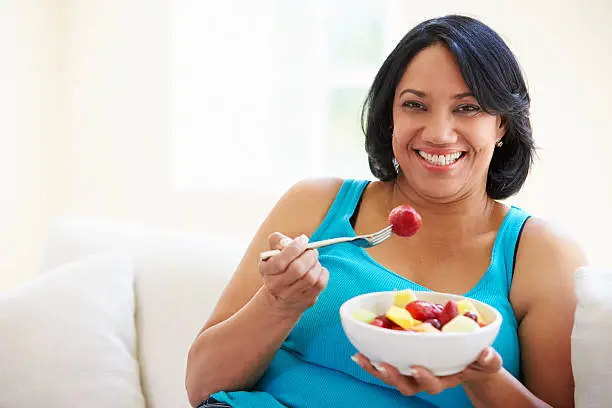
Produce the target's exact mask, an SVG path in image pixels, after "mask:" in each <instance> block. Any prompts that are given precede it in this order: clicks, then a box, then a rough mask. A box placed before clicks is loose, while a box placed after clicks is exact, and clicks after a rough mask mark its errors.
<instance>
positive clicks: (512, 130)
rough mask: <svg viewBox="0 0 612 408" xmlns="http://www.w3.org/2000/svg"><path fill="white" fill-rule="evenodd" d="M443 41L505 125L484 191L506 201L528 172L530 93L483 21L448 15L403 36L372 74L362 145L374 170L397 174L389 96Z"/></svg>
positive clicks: (483, 103) (487, 107)
mask: <svg viewBox="0 0 612 408" xmlns="http://www.w3.org/2000/svg"><path fill="white" fill-rule="evenodd" d="M437 43H441V44H444V45H446V47H448V49H449V50H450V52H451V53H452V55H453V56H454V58H455V61H456V62H457V65H458V66H459V69H460V71H461V75H462V76H463V79H464V81H465V83H466V84H467V86H468V87H469V89H470V91H471V92H472V93H473V94H474V96H475V98H476V100H477V101H478V103H479V104H480V105H481V106H482V108H483V110H484V111H485V112H488V113H495V114H499V115H501V117H502V120H503V123H504V124H505V125H506V134H505V135H504V137H503V139H502V140H503V146H502V147H496V148H495V150H494V153H493V158H492V160H491V164H490V166H489V173H488V175H487V187H486V189H487V194H488V195H489V197H491V198H493V199H504V198H507V197H510V196H511V195H513V194H515V193H517V192H518V191H519V190H520V188H521V186H522V185H523V183H524V182H525V179H526V178H527V174H528V173H529V169H530V167H531V164H532V163H533V156H534V154H535V146H534V142H533V138H532V135H531V123H530V121H529V103H530V100H529V93H528V92H527V86H526V85H525V81H524V79H523V76H522V74H521V69H520V67H519V65H518V62H517V61H516V58H515V57H514V55H513V54H512V51H510V49H509V48H508V46H507V45H506V43H505V42H504V40H502V38H501V37H500V36H499V35H498V34H497V33H496V32H495V31H493V30H492V29H491V28H489V27H488V26H487V25H485V24H484V23H482V22H480V21H478V20H476V19H473V18H470V17H465V16H458V15H449V16H445V17H440V18H434V19H431V20H427V21H425V22H422V23H420V24H419V25H417V26H416V27H414V28H413V29H412V30H410V32H408V34H406V35H405V36H404V38H402V40H401V41H400V42H399V44H398V45H397V46H396V47H395V49H394V50H393V51H392V52H391V54H390V55H389V56H388V57H387V59H386V60H385V62H384V63H383V65H382V67H381V68H380V70H379V71H378V73H377V74H376V77H375V78H374V82H373V83H372V87H371V88H370V90H369V92H368V95H367V98H366V101H365V104H364V106H363V111H362V128H363V131H364V133H365V136H366V140H365V147H366V152H367V153H368V160H369V164H370V170H371V171H372V174H373V175H374V176H375V177H376V178H378V179H380V180H383V181H390V180H394V179H395V178H396V177H397V173H396V171H395V167H394V164H393V149H392V145H391V138H392V129H393V114H392V110H393V99H394V95H395V90H396V88H397V85H398V83H399V81H400V79H401V77H402V75H403V74H404V71H405V69H406V67H407V65H408V63H409V62H410V61H411V60H412V58H414V57H415V55H416V54H417V53H418V52H420V51H421V50H423V49H424V48H427V47H429V46H431V45H434V44H437Z"/></svg>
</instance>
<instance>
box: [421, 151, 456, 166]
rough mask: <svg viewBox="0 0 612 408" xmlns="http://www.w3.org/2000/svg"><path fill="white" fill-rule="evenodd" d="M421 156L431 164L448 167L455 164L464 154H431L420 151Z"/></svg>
mask: <svg viewBox="0 0 612 408" xmlns="http://www.w3.org/2000/svg"><path fill="white" fill-rule="evenodd" d="M418 152H419V155H420V156H421V157H422V158H424V159H425V160H427V161H428V162H430V163H431V164H435V165H437V166H448V165H449V164H453V163H454V162H455V161H457V159H458V158H459V157H461V155H462V154H463V153H462V152H455V153H450V154H441V155H437V154H429V153H425V152H422V151H420V150H419V151H418Z"/></svg>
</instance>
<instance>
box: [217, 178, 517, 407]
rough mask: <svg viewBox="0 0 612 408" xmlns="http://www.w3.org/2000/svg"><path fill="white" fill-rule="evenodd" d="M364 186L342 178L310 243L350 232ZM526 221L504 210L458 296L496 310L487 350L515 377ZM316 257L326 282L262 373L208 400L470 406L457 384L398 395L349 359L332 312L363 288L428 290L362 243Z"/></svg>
mask: <svg viewBox="0 0 612 408" xmlns="http://www.w3.org/2000/svg"><path fill="white" fill-rule="evenodd" d="M367 184H368V181H365V180H363V181H362V180H346V181H344V183H343V184H342V186H341V188H340V190H339V191H338V194H337V196H336V198H335V200H334V202H333V204H332V206H331V207H330V209H329V212H328V213H327V215H326V217H325V218H324V220H323V222H322V223H321V225H320V226H319V227H318V228H317V230H316V231H315V232H314V234H313V235H312V237H311V240H312V241H318V240H321V239H327V238H333V237H339V236H355V231H354V230H353V228H352V226H351V223H350V218H351V216H352V215H353V212H354V211H355V208H356V206H357V203H358V202H359V200H360V198H361V195H362V193H363V190H364V188H365V187H366V186H367ZM527 218H529V216H528V214H526V213H525V212H524V211H522V210H520V209H518V208H516V207H511V208H510V210H509V212H508V214H507V215H506V217H505V219H504V221H503V223H502V225H501V227H500V229H499V231H498V233H497V235H496V238H495V243H494V245H493V251H492V256H491V263H490V265H489V267H488V269H487V271H486V273H485V274H484V276H483V277H482V278H481V280H480V281H479V282H478V283H477V284H476V286H475V287H474V288H472V289H471V290H470V291H469V292H467V293H465V296H468V297H471V298H474V299H477V300H480V301H482V302H485V303H488V304H490V305H491V306H493V307H495V308H497V310H499V312H500V313H501V314H502V316H503V323H502V326H501V329H500V332H499V334H498V336H497V339H496V340H495V342H494V344H493V347H494V348H495V350H497V352H498V353H499V354H500V355H501V356H502V358H503V362H504V367H505V369H506V370H508V372H510V373H511V374H512V375H514V376H515V377H517V378H519V374H520V354H519V342H518V335H517V321H516V318H515V316H514V312H513V310H512V306H511V305H510V301H509V299H508V296H509V293H510V286H511V283H512V272H513V267H514V257H515V248H516V243H517V241H518V239H519V236H520V233H521V230H522V228H523V225H524V223H525V221H526V220H527ZM319 260H320V262H321V265H323V266H324V267H325V268H327V269H328V270H329V275H330V278H329V282H328V286H327V288H326V289H325V290H324V291H323V292H322V293H321V295H320V296H319V299H318V301H317V303H316V304H315V305H314V306H313V307H311V308H310V309H308V310H307V311H306V312H305V313H304V314H303V315H302V317H301V318H300V320H299V321H298V322H297V324H296V326H295V327H294V329H293V330H292V331H291V333H290V334H289V336H288V337H287V339H286V341H285V342H284V343H283V345H282V346H281V348H280V349H279V350H278V352H277V354H276V356H275V357H274V359H273V361H272V363H271V364H270V366H269V368H268V370H267V371H266V373H265V374H264V375H263V376H262V378H261V379H260V380H259V382H258V383H257V384H256V386H255V387H254V389H253V390H251V391H238V392H219V393H216V394H214V395H213V397H214V398H215V399H217V400H219V401H222V402H227V403H228V404H230V405H231V406H233V407H237V408H246V407H249V408H253V407H257V408H281V407H292V408H312V407H332V406H333V407H336V408H354V407H375V406H381V407H385V408H410V407H413V408H421V407H423V408H425V407H453V408H461V407H471V406H473V405H472V403H471V402H470V400H469V399H468V397H467V395H466V393H465V391H464V390H463V387H462V386H461V385H460V386H458V387H456V388H452V389H447V390H445V391H443V392H442V393H440V394H438V395H429V394H427V393H420V394H417V395H415V396H412V397H406V396H404V395H402V394H401V393H399V392H398V391H396V390H395V389H394V388H393V387H391V386H388V385H386V384H385V383H383V382H381V381H379V380H378V379H377V378H375V377H373V376H371V375H370V374H368V373H366V372H365V371H364V370H363V369H361V368H360V367H359V366H358V365H357V364H355V363H354V362H353V361H352V360H351V356H352V355H353V354H355V353H356V352H357V350H356V349H355V348H354V347H353V346H352V345H351V343H350V342H349V341H348V339H347V337H346V335H345V334H344V331H343V330H342V325H341V323H340V315H339V312H338V311H339V309H340V306H341V305H342V303H344V302H345V301H346V300H348V299H350V298H352V297H353V296H357V295H361V294H363V293H368V292H377V291H388V290H393V289H406V288H410V289H413V290H419V291H423V290H429V289H428V288H426V287H423V286H421V285H419V284H417V283H415V282H412V281H410V280H408V279H406V278H404V277H402V276H399V275H397V274H395V273H393V271H391V270H389V269H387V268H385V267H383V266H382V265H380V264H379V263H377V262H376V261H375V260H374V259H373V258H372V257H370V256H369V254H368V253H367V252H366V251H365V250H364V249H363V248H358V247H355V246H353V245H351V244H338V245H332V246H329V247H324V248H321V249H319ZM245 347H248V342H246V343H245ZM227 363H228V364H231V361H228V362H227Z"/></svg>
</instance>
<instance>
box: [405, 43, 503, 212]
mask: <svg viewBox="0 0 612 408" xmlns="http://www.w3.org/2000/svg"><path fill="white" fill-rule="evenodd" d="M504 132H505V129H504V127H503V126H502V125H501V118H500V117H499V115H497V116H496V115H491V114H488V113H485V112H484V111H483V110H482V108H481V107H480V105H479V104H478V102H477V101H476V98H475V97H474V96H473V95H472V94H471V92H470V90H469V89H468V87H467V85H466V84H465V82H464V80H463V77H462V76H461V73H460V72H459V67H458V66H457V64H456V63H455V60H454V58H453V56H452V54H451V53H450V51H449V50H448V49H447V48H446V47H445V46H443V45H433V46H431V47H429V48H426V49H424V50H422V51H421V52H419V53H418V54H417V55H416V56H415V57H414V58H413V59H412V61H411V62H410V64H409V65H408V66H407V68H406V71H405V72H404V74H403V76H402V78H401V80H400V82H399V85H398V86H397V89H396V91H395V97H394V101H393V152H394V154H395V158H396V160H397V162H398V163H399V166H400V167H401V169H402V173H403V175H404V178H405V180H406V181H407V182H408V183H409V184H410V186H411V187H412V188H413V189H414V190H415V191H416V192H417V193H418V194H420V195H421V196H423V197H424V198H429V199H432V200H434V201H453V200H457V199H460V198H462V197H464V196H467V195H470V194H473V193H483V194H484V192H485V189H486V179H487V172H488V168H489V164H490V162H491V157H492V155H493V150H494V149H495V143H496V142H497V141H498V140H499V139H500V138H501V137H502V136H503V135H504Z"/></svg>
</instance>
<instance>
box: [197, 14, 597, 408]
mask: <svg viewBox="0 0 612 408" xmlns="http://www.w3.org/2000/svg"><path fill="white" fill-rule="evenodd" d="M365 108H366V109H365V110H364V119H365V133H366V150H367V152H368V156H369V162H370V168H371V170H372V173H373V174H374V176H376V177H377V178H378V179H379V181H376V182H371V183H369V182H367V181H356V180H338V179H329V180H308V181H303V182H300V183H298V184H296V185H295V186H293V187H292V188H291V189H290V190H289V191H288V192H287V193H286V194H285V195H284V196H283V197H282V198H281V200H280V201H279V202H278V203H277V205H276V206H275V207H274V209H273V210H272V211H271V213H270V214H269V216H268V217H267V219H266V220H265V222H264V223H263V225H262V226H261V228H260V229H259V231H258V232H257V234H256V236H255V237H254V239H253V241H252V244H251V245H250V246H249V248H248V250H247V252H246V254H245V256H244V258H243V260H242V262H241V263H240V265H239V267H238V269H237V271H236V273H235V275H234V276H233V278H232V280H231V281H230V283H229V285H228V286H227V288H226V290H225V291H224V293H223V295H222V297H221V299H220V300H219V303H218V304H217V307H216V309H215V311H214V312H213V314H212V316H211V318H210V320H209V321H208V322H207V323H206V325H205V326H204V328H203V329H202V331H201V332H200V334H199V335H198V337H197V339H196V340H195V342H194V344H193V345H192V348H191V350H190V353H189V359H188V367H187V381H186V383H187V390H188V393H189V398H190V402H191V403H192V405H193V406H197V405H198V404H200V403H202V402H203V401H205V400H207V398H209V397H210V398H209V399H208V400H207V401H206V402H204V403H203V404H202V405H201V406H228V405H227V404H229V406H235V407H282V406H291V407H326V406H333V407H353V406H385V407H432V406H440V407H468V406H477V407H504V408H506V407H523V406H525V407H527V406H529V407H531V406H554V407H570V406H573V378H572V370H571V361H570V335H571V330H572V322H573V312H574V308H575V297H574V292H573V277H572V275H573V272H574V271H575V270H576V268H577V267H578V266H580V265H584V264H585V263H586V261H585V258H584V255H583V253H582V252H581V250H580V248H579V247H578V246H577V245H576V244H575V243H574V242H573V241H572V240H571V239H569V238H567V237H564V236H562V235H560V234H559V233H558V232H557V231H555V230H554V229H552V228H551V227H550V226H548V225H547V224H546V223H545V222H543V221H541V220H538V219H536V218H533V217H530V216H529V215H528V214H526V213H525V212H523V211H522V210H520V209H518V208H514V207H512V208H509V207H507V206H506V205H504V204H502V203H500V202H498V201H497V200H499V199H504V198H507V197H509V196H511V195H512V194H515V193H516V192H518V191H519V189H520V188H521V186H522V185H523V182H524V181H525V179H526V177H527V174H528V171H529V167H530V165H531V162H532V155H533V152H534V147H533V140H532V137H531V126H530V122H529V95H528V92H527V89H526V86H525V83H524V80H523V78H522V74H521V72H520V69H519V66H518V64H517V62H516V60H515V58H514V56H513V54H512V52H511V51H510V50H509V49H508V47H507V46H506V44H505V43H504V42H503V40H502V39H501V38H500V37H499V36H498V35H497V34H496V33H495V32H494V31H492V30H491V29H490V28H489V27H487V26H486V25H484V24H483V23H481V22H479V21H477V20H474V19H471V18H467V17H461V16H447V17H443V18H438V19H433V20H429V21H426V22H423V23H421V24H420V25H418V26H417V27H415V28H414V29H413V30H411V31H410V32H409V33H408V34H407V35H406V36H405V37H404V38H403V39H402V40H401V41H400V43H399V44H398V45H397V47H396V48H395V50H394V51H393V52H392V53H391V54H390V55H389V57H388V58H387V60H386V61H385V62H384V63H383V65H382V67H381V69H380V71H379V72H378V74H377V76H376V78H375V80H374V83H373V85H372V88H371V90H370V92H369V95H368V99H367V103H366V107H365ZM405 203H407V204H410V205H411V206H413V207H414V208H415V209H416V210H417V211H418V212H419V213H420V214H421V216H422V218H423V226H422V228H421V230H420V231H419V232H418V233H417V234H416V235H414V236H413V237H412V238H410V239H406V238H401V237H396V236H394V237H392V238H391V239H389V240H388V241H386V242H385V243H384V244H382V245H380V246H377V247H374V248H371V249H367V250H363V249H360V248H355V247H353V246H351V245H348V244H341V245H335V246H330V247H325V248H321V249H320V250H319V251H318V252H317V251H315V250H306V249H305V248H306V244H307V242H308V238H307V237H308V236H310V237H311V239H312V240H320V239H325V238H330V237H333V236H342V235H353V234H355V233H356V234H363V233H370V232H373V231H377V230H379V229H380V228H381V227H383V226H385V225H387V223H388V221H387V217H388V214H389V211H390V210H391V209H392V208H394V207H396V206H397V205H400V204H405ZM278 231H281V232H282V234H281V233H280V232H278ZM290 237H297V238H295V239H293V238H290ZM519 239H520V243H519ZM269 248H274V249H281V250H282V251H281V253H280V254H278V255H276V256H274V257H272V258H270V259H269V260H267V261H264V262H258V254H259V253H260V252H262V251H264V250H267V249H269ZM394 288H398V289H403V288H412V289H417V290H426V289H430V290H435V291H441V292H450V293H459V294H465V295H467V296H469V297H473V298H475V299H479V300H481V301H484V302H487V303H489V304H491V305H493V306H494V307H496V308H497V309H498V310H499V311H500V312H501V313H502V315H503V325H502V328H501V330H500V333H499V335H498V337H497V339H496V341H495V343H494V344H493V347H492V348H489V349H487V350H484V351H483V353H482V354H481V355H480V357H479V358H478V359H477V360H476V361H475V362H474V363H473V364H472V365H471V366H469V367H468V368H467V369H466V370H465V371H463V372H461V373H459V374H457V375H452V376H448V377H440V378H436V377H435V376H433V375H432V374H431V373H430V372H428V371H427V370H426V369H424V368H423V367H414V375H413V376H411V377H409V376H401V375H400V374H399V373H398V371H397V370H396V369H395V368H394V367H391V366H389V365H383V366H382V367H381V369H380V370H377V369H376V368H374V367H373V366H372V365H371V364H370V362H369V361H368V360H367V359H366V358H365V357H364V356H362V355H359V354H354V353H355V350H354V348H352V346H351V345H350V343H349V342H348V340H347V339H346V336H345V335H344V333H343V331H342V328H341V325H340V321H339V316H338V308H339V306H340V305H341V304H342V303H343V302H344V301H345V300H346V299H349V298H351V297H353V296H355V295H358V294H361V293H367V292H373V291H380V290H392V289H394ZM404 352H409V350H407V351H404ZM440 352H441V353H443V352H444V350H440ZM352 354H354V355H352ZM351 355H352V360H353V361H354V362H353V361H351ZM502 362H503V365H502ZM355 363H356V364H355Z"/></svg>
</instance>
